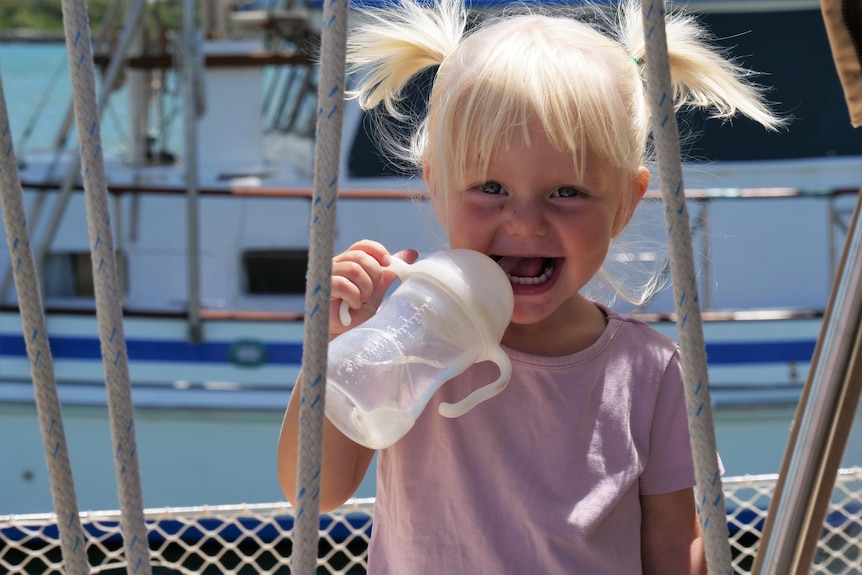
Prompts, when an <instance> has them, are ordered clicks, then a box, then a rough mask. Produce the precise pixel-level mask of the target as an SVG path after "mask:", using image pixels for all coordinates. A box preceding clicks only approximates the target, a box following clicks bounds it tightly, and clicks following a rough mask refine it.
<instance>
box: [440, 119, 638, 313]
mask: <svg viewBox="0 0 862 575" xmlns="http://www.w3.org/2000/svg"><path fill="white" fill-rule="evenodd" d="M529 138H530V139H529V142H530V145H527V142H526V141H525V139H524V138H523V137H522V135H521V132H520V130H516V131H515V133H513V135H512V140H511V145H510V146H509V147H508V148H507V147H505V146H501V147H500V149H499V150H498V151H497V153H496V155H495V156H494V157H492V158H491V161H490V163H489V166H488V170H487V175H486V176H485V177H482V176H481V174H480V171H479V168H478V166H476V167H475V168H471V167H469V166H468V169H467V173H466V174H464V178H463V179H462V181H461V183H460V185H456V187H455V188H453V189H450V190H448V192H443V191H442V190H440V191H436V192H435V191H434V186H431V187H432V194H434V196H435V197H436V196H437V194H440V193H447V196H446V198H439V197H437V199H438V200H441V201H436V205H437V207H438V212H439V213H440V217H441V219H442V220H443V223H444V224H445V225H446V226H447V228H448V232H449V242H450V245H451V247H452V248H468V249H473V250H477V251H479V252H482V253H485V254H487V255H490V256H517V257H518V258H520V259H519V260H518V263H517V264H516V265H515V267H513V268H512V269H511V270H510V271H509V278H510V280H511V282H512V289H513V292H514V295H515V311H514V314H513V316H512V322H513V323H516V324H539V325H542V324H548V325H553V323H554V322H555V321H557V322H559V321H570V320H572V319H576V317H577V315H578V313H579V311H578V310H583V309H584V305H583V304H584V303H585V300H584V298H583V297H582V296H581V295H580V294H579V290H580V289H581V288H583V287H584V285H585V284H586V283H587V282H589V281H590V279H591V278H592V277H593V276H594V275H595V274H596V272H597V271H598V270H599V268H600V267H601V266H602V263H603V262H604V259H605V256H606V255H607V252H608V247H609V245H610V241H611V238H613V237H614V236H615V235H617V234H618V233H619V232H620V231H621V230H622V228H623V227H624V226H625V225H626V224H627V223H628V217H629V215H630V214H631V211H633V208H634V205H633V203H631V202H637V201H638V200H640V198H641V196H642V194H643V191H644V190H645V189H646V183H647V180H646V175H645V173H641V174H639V178H627V177H625V176H621V175H620V173H619V170H612V169H610V168H609V167H608V166H607V165H606V164H605V163H604V162H602V161H600V160H598V159H596V158H593V157H591V155H590V154H587V156H586V161H587V162H589V163H588V164H587V166H586V169H585V170H583V172H584V173H585V175H584V176H583V178H580V179H579V178H578V177H576V174H577V171H576V170H575V166H574V164H573V160H572V158H571V154H565V153H561V152H559V151H558V150H556V149H555V148H554V147H553V146H552V145H551V143H550V141H549V140H548V138H547V136H546V135H545V134H544V132H543V131H542V130H541V129H536V128H531V129H530V130H529ZM642 172H645V170H643V169H642ZM430 176H431V174H430V172H428V171H426V179H430ZM630 180H631V181H630ZM634 180H637V181H634ZM632 186H634V188H635V189H634V190H633V189H632ZM640 188H642V189H640ZM627 214H628V215H627ZM558 310H559V311H560V312H562V313H555V312H557V311H558ZM573 316H574V317H573Z"/></svg>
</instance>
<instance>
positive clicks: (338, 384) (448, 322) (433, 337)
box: [325, 250, 514, 449]
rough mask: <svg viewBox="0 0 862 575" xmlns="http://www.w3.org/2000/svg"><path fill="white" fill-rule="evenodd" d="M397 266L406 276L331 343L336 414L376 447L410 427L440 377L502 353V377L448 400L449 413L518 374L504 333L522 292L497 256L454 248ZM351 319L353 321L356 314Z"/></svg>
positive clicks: (330, 385) (331, 401) (331, 396)
mask: <svg viewBox="0 0 862 575" xmlns="http://www.w3.org/2000/svg"><path fill="white" fill-rule="evenodd" d="M389 269H391V270H392V271H393V272H395V273H396V274H398V276H399V277H400V278H401V284H400V285H399V286H398V287H397V288H396V289H395V290H394V291H393V292H392V294H391V295H390V296H389V298H388V299H387V300H385V301H384V303H383V305H381V306H380V309H379V310H377V313H376V314H375V315H374V316H372V317H371V318H369V319H368V320H367V321H365V322H364V323H362V324H361V325H359V326H357V327H356V328H354V329H351V330H349V331H346V332H344V333H343V334H341V335H339V336H338V337H336V338H334V339H333V340H332V341H331V342H330V343H329V350H328V354H329V356H328V363H327V372H326V379H327V381H326V408H325V413H326V416H327V417H328V418H329V420H330V421H331V422H332V423H333V424H334V425H335V426H336V427H337V428H338V429H339V430H341V432H342V433H344V434H345V435H346V436H347V437H349V438H351V439H352V440H353V441H355V442H357V443H360V444H362V445H365V446H366V447H369V448H371V449H382V448H384V447H389V446H390V445H392V444H393V443H395V442H396V441H398V440H399V439H400V438H401V437H403V436H404V434H406V433H407V432H408V431H409V430H410V428H411V427H413V424H414V423H415V422H416V418H417V417H419V414H420V413H422V410H423V409H424V408H425V406H426V405H427V404H428V401H429V400H430V399H431V396H432V395H434V393H435V392H436V391H437V390H438V389H439V388H440V386H441V385H443V384H444V383H446V382H447V381H449V380H450V379H452V378H453V377H455V376H456V375H458V374H460V373H461V372H463V371H464V370H466V369H467V368H468V367H470V366H471V365H473V364H474V363H477V362H480V361H488V360H490V361H493V362H494V363H496V364H497V365H498V366H499V367H500V377H499V378H497V380H496V381H494V382H491V383H490V384H488V385H486V386H484V387H481V388H479V389H476V390H475V391H473V392H472V393H470V394H469V395H468V396H467V397H466V398H464V399H462V400H461V401H458V402H457V403H441V404H440V406H439V408H438V411H439V413H440V414H441V415H443V416H445V417H458V416H460V415H463V414H465V413H467V411H469V410H470V409H472V408H473V407H474V406H475V405H476V404H478V403H480V402H482V401H484V400H486V399H489V398H491V397H493V396H495V395H497V394H498V393H500V391H502V390H503V388H504V387H506V384H508V383H509V378H510V377H511V375H512V365H511V363H510V361H509V358H508V356H507V355H506V353H505V352H504V351H503V350H502V349H501V348H500V339H502V337H503V331H504V330H505V329H506V326H507V325H508V324H509V320H510V319H511V317H512V310H513V307H514V298H513V296H512V286H511V284H510V283H509V279H508V278H507V277H506V274H505V272H504V271H503V270H502V269H501V268H500V266H499V265H497V263H495V262H494V260H492V259H491V258H489V257H488V256H486V255H484V254H481V253H479V252H475V251H472V250H448V251H439V252H434V253H432V254H431V255H429V256H428V257H427V258H424V259H422V260H419V261H417V262H415V263H413V264H407V263H405V262H404V261H402V260H399V259H397V258H392V263H391V264H390V265H389ZM342 311H346V310H345V309H344V308H343V307H342ZM343 316H344V314H342V317H343ZM342 321H343V323H348V324H349V314H348V315H347V321H346V322H345V321H344V319H342Z"/></svg>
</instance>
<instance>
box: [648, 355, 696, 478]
mask: <svg viewBox="0 0 862 575" xmlns="http://www.w3.org/2000/svg"><path fill="white" fill-rule="evenodd" d="M649 446H650V447H649V456H648V459H647V462H646V465H645V466H644V470H643V473H642V474H641V477H640V492H641V494H642V495H657V494H660V493H670V492H672V491H678V490H680V489H685V488H687V487H691V486H693V485H694V484H695V482H696V481H695V475H694V462H693V459H692V452H691V441H690V438H689V430H688V416H687V415H686V407H685V390H684V388H683V382H682V368H681V366H680V360H679V350H677V351H676V352H675V353H674V354H673V356H672V357H671V359H670V361H669V362H668V365H667V368H666V369H665V372H664V376H663V377H662V380H661V382H660V384H659V388H658V394H657V396H656V402H655V409H654V412H653V419H652V426H651V431H650V440H649Z"/></svg>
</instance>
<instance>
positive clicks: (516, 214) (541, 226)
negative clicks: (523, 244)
mask: <svg viewBox="0 0 862 575" xmlns="http://www.w3.org/2000/svg"><path fill="white" fill-rule="evenodd" d="M508 211H509V213H508V214H507V218H508V221H507V222H506V227H507V228H508V230H509V233H511V234H512V235H518V236H525V237H528V236H544V235H545V234H547V232H548V222H547V220H546V219H545V208H544V206H543V205H542V203H541V202H540V201H537V200H535V199H524V200H520V201H517V202H512V203H511V204H510V206H509V210H508Z"/></svg>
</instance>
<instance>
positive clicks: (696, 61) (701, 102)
mask: <svg viewBox="0 0 862 575" xmlns="http://www.w3.org/2000/svg"><path fill="white" fill-rule="evenodd" d="M665 26H666V32H667V46H668V58H669V62H670V75H671V83H672V85H673V91H674V101H675V102H676V106H677V108H678V109H679V108H682V107H694V108H711V109H712V111H713V114H712V117H715V118H721V119H729V118H731V117H733V116H735V115H736V114H737V113H741V114H743V115H745V116H747V117H749V118H751V119H752V120H754V121H755V122H757V123H759V124H761V125H762V126H764V127H766V128H767V129H770V130H775V129H777V128H779V127H780V126H782V125H783V124H784V123H785V121H784V120H783V119H780V118H777V117H776V116H775V115H774V114H773V113H772V112H771V111H770V110H769V109H768V108H767V106H766V103H765V101H764V97H763V88H761V87H760V86H757V85H756V84H753V83H752V82H750V81H748V79H749V78H750V77H751V76H752V75H754V73H753V72H751V71H749V70H746V69H745V68H742V67H741V66H739V65H737V64H736V63H735V62H734V61H733V60H731V59H728V58H726V57H725V55H724V54H723V53H722V52H721V51H720V50H719V49H718V48H716V47H715V46H714V45H713V44H712V42H711V40H712V38H711V37H710V34H709V33H708V31H707V30H706V29H705V28H704V27H703V26H702V25H701V24H699V23H698V22H697V21H696V20H695V18H694V17H692V16H689V15H682V14H679V13H671V14H668V16H667V20H666V24H665ZM619 40H620V43H621V44H622V45H623V46H624V47H625V49H626V50H627V52H628V54H629V56H630V57H631V58H632V59H633V60H634V61H635V62H637V63H643V62H644V60H645V58H648V56H647V54H646V42H645V39H644V33H643V21H642V17H641V5H640V2H636V1H630V2H626V4H625V5H624V6H623V7H622V8H621V14H620V38H619Z"/></svg>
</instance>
